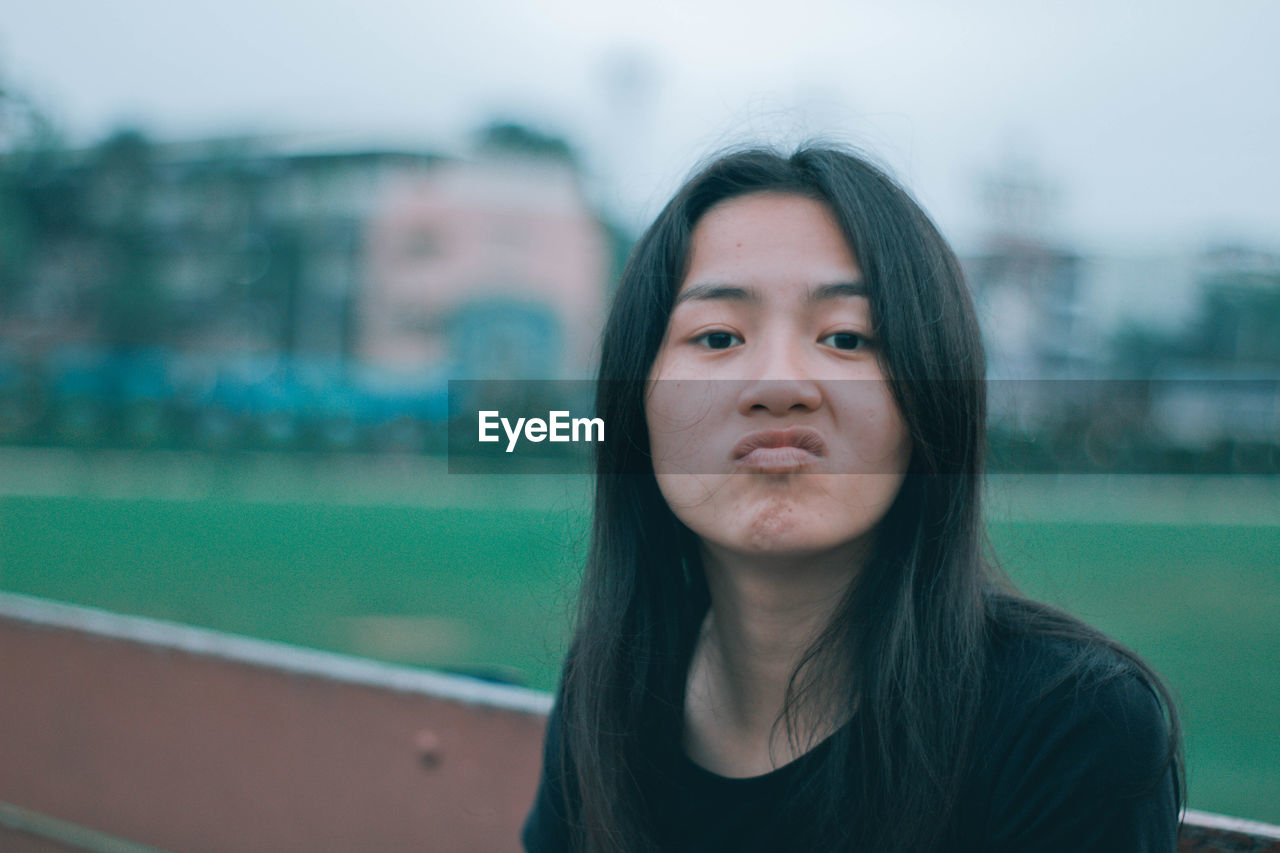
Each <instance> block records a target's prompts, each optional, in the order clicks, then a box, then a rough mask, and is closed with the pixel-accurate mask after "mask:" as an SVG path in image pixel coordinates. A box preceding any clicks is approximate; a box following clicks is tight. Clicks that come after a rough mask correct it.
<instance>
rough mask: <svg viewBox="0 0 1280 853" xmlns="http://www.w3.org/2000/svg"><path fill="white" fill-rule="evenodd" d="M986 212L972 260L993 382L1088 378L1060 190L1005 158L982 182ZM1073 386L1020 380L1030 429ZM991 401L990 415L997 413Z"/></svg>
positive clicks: (1021, 411) (1020, 411) (1088, 353)
mask: <svg viewBox="0 0 1280 853" xmlns="http://www.w3.org/2000/svg"><path fill="white" fill-rule="evenodd" d="M981 199H982V204H983V207H984V210H985V213H986V216H987V223H988V224H987V229H986V236H985V238H984V241H983V249H982V251H981V252H980V253H979V254H978V255H977V256H976V257H974V258H971V259H969V261H968V263H967V264H966V266H967V267H968V273H969V279H970V281H971V283H972V285H973V290H974V296H975V299H976V302H977V307H978V315H979V319H980V321H981V323H982V332H983V339H984V341H985V343H986V349H987V365H988V368H987V369H988V374H989V376H990V377H991V378H993V379H1016V380H1055V379H1079V378H1084V377H1087V376H1089V375H1091V372H1092V369H1093V363H1092V359H1093V358H1094V357H1095V355H1096V354H1095V353H1094V352H1093V351H1092V349H1093V348H1092V347H1091V346H1090V339H1089V337H1088V334H1086V333H1087V331H1088V330H1086V329H1085V325H1086V324H1085V318H1084V310H1083V305H1082V303H1081V287H1080V279H1081V270H1080V266H1081V258H1080V256H1079V255H1078V254H1077V253H1076V252H1074V251H1071V250H1069V249H1067V248H1065V247H1063V246H1061V245H1060V244H1059V243H1057V242H1056V241H1055V240H1054V237H1053V235H1054V230H1055V229H1054V226H1053V223H1054V221H1055V219H1056V213H1057V211H1058V207H1059V200H1060V195H1059V193H1058V192H1057V191H1056V189H1055V188H1054V187H1053V186H1052V185H1051V184H1050V183H1049V182H1048V181H1046V180H1045V179H1044V178H1043V177H1041V176H1040V174H1039V173H1038V171H1037V170H1036V169H1035V168H1034V167H1033V166H1032V165H1031V164H1030V163H1029V162H1028V161H1027V160H1026V159H1024V158H1013V157H1010V158H1007V159H1006V161H1005V163H1004V164H1003V165H1002V166H1001V167H1000V168H999V169H997V170H995V171H993V172H992V173H990V174H988V175H987V176H986V177H985V178H984V180H983V181H982V183H981ZM1073 387H1074V384H1073V383H1068V384H1067V385H1061V386H1056V385H1055V386H1050V385H1047V384H1045V383H1044V382H1042V381H1036V382H1032V383H1015V384H1013V385H1010V386H1008V387H1007V390H1009V391H1011V392H1012V391H1016V393H1017V395H1018V397H1019V400H1018V402H1017V403H1016V404H1011V405H1014V406H1015V407H1016V409H1017V418H1018V420H1020V421H1022V422H1023V426H1030V424H1029V423H1028V420H1029V421H1031V422H1034V421H1036V420H1039V419H1040V418H1042V417H1044V416H1046V415H1047V414H1048V411H1049V410H1050V409H1051V408H1053V407H1055V406H1057V405H1061V404H1063V403H1064V402H1066V401H1065V400H1063V399H1062V395H1063V394H1069V393H1070V389H1071V388H1073ZM1001 405H1002V404H1001V403H1000V402H999V401H998V400H997V401H993V416H995V417H996V418H997V419H1000V418H1001V417H1003V416H1008V415H1011V414H1012V412H1004V413H1002V412H1001V411H1000V408H1001Z"/></svg>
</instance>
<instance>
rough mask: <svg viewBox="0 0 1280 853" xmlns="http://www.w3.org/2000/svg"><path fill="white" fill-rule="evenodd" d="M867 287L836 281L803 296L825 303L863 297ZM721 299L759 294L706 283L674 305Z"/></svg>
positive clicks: (750, 297) (749, 298) (751, 298)
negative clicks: (832, 300) (831, 300)
mask: <svg viewBox="0 0 1280 853" xmlns="http://www.w3.org/2000/svg"><path fill="white" fill-rule="evenodd" d="M866 295H867V286H866V284H865V283H863V282H861V281H838V282H834V283H832V284H820V285H818V286H816V287H812V288H810V289H809V292H808V293H807V294H806V295H805V301H806V302H810V303H812V302H825V301H827V300H830V299H848V298H850V297H854V296H862V297H865V296H866ZM714 299H723V300H727V301H730V302H759V301H760V293H759V291H757V290H755V289H754V288H751V287H743V286H742V285H738V284H718V283H714V282H708V283H706V284H695V285H693V286H692V287H689V288H687V289H685V290H684V291H682V292H681V293H680V295H679V296H677V297H676V305H680V304H681V303H684V302H693V301H697V302H705V301H708V300H714Z"/></svg>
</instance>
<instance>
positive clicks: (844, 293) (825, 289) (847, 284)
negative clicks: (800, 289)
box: [806, 281, 867, 302]
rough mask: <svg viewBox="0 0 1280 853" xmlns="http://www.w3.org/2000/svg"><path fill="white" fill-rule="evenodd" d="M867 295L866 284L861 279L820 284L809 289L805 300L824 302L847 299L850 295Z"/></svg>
mask: <svg viewBox="0 0 1280 853" xmlns="http://www.w3.org/2000/svg"><path fill="white" fill-rule="evenodd" d="M866 295H867V285H866V283H865V282H862V281H840V282H836V283H835V284H822V285H819V286H818V287H815V288H813V289H812V290H810V291H809V295H808V297H806V301H808V302H824V301H826V300H828V299H848V298H849V297H851V296H862V297H865V296H866Z"/></svg>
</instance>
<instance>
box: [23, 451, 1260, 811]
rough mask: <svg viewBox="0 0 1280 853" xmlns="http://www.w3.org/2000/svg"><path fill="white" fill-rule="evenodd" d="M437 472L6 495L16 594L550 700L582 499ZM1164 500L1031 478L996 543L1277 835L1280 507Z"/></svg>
mask: <svg viewBox="0 0 1280 853" xmlns="http://www.w3.org/2000/svg"><path fill="white" fill-rule="evenodd" d="M8 473H12V474H14V477H17V472H8ZM343 476H344V477H350V476H352V475H350V474H349V473H348V474H344V475H343ZM438 476H439V477H440V478H443V479H439V480H433V482H432V483H426V484H423V483H420V482H418V479H421V478H417V479H414V478H408V480H407V481H410V480H411V481H412V482H415V483H417V486H415V487H413V488H409V487H405V489H402V490H401V491H395V489H391V490H390V491H389V494H394V495H395V497H394V499H389V500H388V502H387V505H380V504H379V503H377V501H370V500H367V499H365V498H361V499H360V500H359V501H352V502H346V503H343V502H340V501H334V500H332V499H331V498H332V495H331V493H330V492H329V491H327V490H326V488H325V487H323V485H319V486H317V487H316V488H314V489H307V488H306V487H305V482H304V481H305V477H303V478H302V479H301V480H298V481H291V482H292V485H289V486H288V487H287V488H286V487H284V486H282V487H281V489H282V490H283V491H282V493H281V494H277V495H274V496H273V497H272V498H271V499H270V500H268V499H264V497H263V495H262V494H260V493H255V496H252V497H246V494H245V493H243V492H242V491H237V490H236V489H234V488H226V483H225V482H223V487H222V488H219V489H215V490H213V491H212V492H211V493H208V494H204V493H202V492H201V491H200V490H199V489H197V490H196V491H195V493H193V494H184V495H183V496H182V497H180V498H173V497H169V498H156V497H131V496H128V495H127V494H115V495H106V494H103V493H101V492H102V490H101V489H99V488H97V487H95V486H94V485H93V484H92V483H89V484H88V485H86V484H85V481H82V480H77V481H76V485H77V488H78V487H79V486H84V488H83V489H80V490H79V491H80V492H84V493H79V492H78V491H77V489H76V488H69V489H67V490H66V493H65V494H56V493H53V492H55V491H56V490H53V489H48V490H45V491H46V492H47V493H45V494H38V495H32V494H22V493H20V492H21V491H22V490H21V489H14V488H10V489H9V490H8V491H9V494H7V495H6V496H3V497H0V589H3V590H6V591H11V592H19V593H25V594H29V595H37V596H45V597H48V598H53V599H59V600H63V601H70V602H74V603H79V604H88V605H93V606H97V607H103V608H107V609H110V610H116V611H120V612H124V613H132V614H140V615H146V616H152V617H158V618H163V619H171V620H176V621H180V622H186V623H190V624H194V625H201V626H207V627H211V628H217V629H220V630H225V631H232V632H237V633H243V634H248V635H253V636H257V637H264V638H269V639H273V640H282V641H286V642H290V643H296V644H300V645H305V646H312V647H317V648H324V649H332V650H336V651H343V652H349V653H354V654H361V655H367V656H370V657H377V658H382V659H386V660H392V661H397V662H402V663H410V664H417V665H427V666H434V667H441V668H447V669H452V670H456V671H465V672H480V673H486V674H495V675H499V676H506V677H513V678H516V679H519V680H520V681H522V682H523V683H526V684H528V685H530V686H533V687H538V688H544V689H550V688H551V687H552V686H553V685H554V683H555V678H556V674H557V669H558V665H559V658H560V655H561V654H562V652H563V647H564V641H565V634H566V627H567V624H568V621H569V618H570V613H571V607H572V597H573V588H574V585H575V584H576V578H577V572H578V564H579V562H580V559H581V555H582V553H583V550H584V536H585V528H586V515H585V512H584V509H583V507H584V506H585V500H584V494H585V492H584V491H583V486H582V484H581V482H575V483H573V484H571V485H569V486H567V487H566V486H562V485H556V484H555V483H553V484H551V485H549V486H541V487H539V486H531V485H530V483H529V482H528V481H530V480H532V479H533V478H525V481H523V485H518V486H517V485H512V484H511V483H507V485H506V486H503V485H502V484H501V482H500V481H499V479H498V478H490V479H489V480H488V481H484V480H481V481H475V482H471V483H470V484H468V485H467V490H463V491H459V488H460V485H459V483H460V481H449V480H448V476H449V475H444V474H439V475H438ZM9 479H10V481H12V480H13V479H14V478H13V477H10V478H9ZM233 479H234V478H233ZM321 479H323V478H321ZM339 479H341V478H339ZM299 482H301V483H303V485H302V486H298V483H299ZM317 482H320V481H319V480H317ZM325 482H327V481H325ZM1179 482H1180V485H1179V488H1180V489H1182V490H1183V491H1185V492H1187V493H1188V494H1190V495H1192V499H1194V495H1195V493H1196V492H1197V489H1196V488H1194V487H1195V486H1196V484H1195V483H1188V482H1187V481H1186V480H1185V479H1184V480H1182V481H1179ZM433 483H434V484H433ZM1167 485H1168V484H1163V485H1161V484H1159V483H1156V484H1155V485H1152V483H1150V482H1145V481H1143V482H1137V481H1135V482H1134V483H1130V484H1127V485H1126V484H1117V483H1114V482H1103V481H1101V480H1099V481H1098V482H1097V483H1096V484H1095V485H1094V486H1090V485H1089V484H1088V483H1087V482H1086V483H1084V484H1083V485H1082V484H1081V483H1075V484H1074V485H1072V486H1071V489H1074V490H1075V491H1074V492H1073V491H1071V489H1065V491H1064V490H1063V489H1062V488H1057V487H1056V486H1055V484H1054V483H1053V482H1052V481H1051V479H1050V478H1041V479H1040V480H1038V481H1029V482H1026V483H1023V484H1021V485H1018V486H1017V489H1020V490H1021V491H1016V489H1015V492H1016V494H1014V497H1013V498H1008V497H1007V495H1006V500H1005V501H1003V502H1001V501H996V502H995V504H996V508H997V510H996V512H995V513H994V515H995V517H996V518H997V519H998V520H996V521H995V522H993V524H992V526H991V538H992V542H993V545H994V546H995V549H996V551H997V553H998V554H999V556H1000V559H1001V560H1002V562H1003V563H1004V565H1005V567H1006V569H1007V570H1008V572H1009V573H1010V575H1011V576H1012V577H1013V578H1014V579H1015V580H1016V581H1017V582H1018V583H1019V584H1020V585H1021V586H1022V587H1023V588H1024V589H1025V590H1026V591H1027V592H1029V593H1031V594H1032V595H1034V596H1036V597H1038V598H1041V599H1044V600H1047V601H1050V602H1053V603H1056V604H1060V605H1063V606H1065V607H1067V608H1069V609H1071V610H1072V611H1073V612H1075V613H1077V614H1079V615H1081V616H1083V617H1084V618H1086V619H1087V620H1089V621H1090V622H1092V623H1094V624H1096V625H1098V626H1099V627H1101V628H1103V629H1105V630H1107V631H1108V632H1110V633H1111V634H1113V635H1114V636H1116V637H1118V638H1120V639H1121V640H1122V641H1124V642H1126V643H1128V644H1130V645H1131V646H1133V647H1134V648H1136V649H1137V650H1138V651H1140V652H1141V653H1142V654H1144V655H1145V656H1146V657H1147V658H1148V659H1149V660H1150V661H1151V662H1152V664H1153V665H1154V666H1155V667H1156V668H1157V669H1158V670H1159V671H1160V672H1161V673H1163V674H1164V675H1165V677H1166V678H1167V679H1168V681H1169V682H1170V684H1171V685H1172V686H1173V689H1174V691H1175V693H1176V694H1177V696H1178V698H1179V701H1180V708H1181V712H1182V714H1183V716H1184V725H1185V730H1186V734H1187V746H1188V759H1189V767H1190V786H1191V798H1190V799H1191V806H1192V807H1193V808H1201V809H1207V810H1211V811H1220V812H1226V813H1230V814H1236V815H1241V816H1246V817H1253V818H1256V819H1262V820H1267V821H1271V822H1280V722H1277V720H1280V628H1278V627H1277V625H1278V624H1280V623H1278V620H1277V614H1280V568H1278V566H1280V500H1276V502H1275V503H1273V504H1272V505H1271V506H1269V507H1262V508H1261V509H1259V507H1258V505H1257V504H1258V501H1259V498H1258V496H1257V495H1256V494H1255V495H1251V496H1246V498H1244V499H1242V500H1241V504H1242V505H1241V509H1240V510H1239V511H1238V512H1232V511H1230V510H1229V509H1228V511H1225V512H1222V511H1219V512H1218V513H1217V514H1216V515H1215V514H1214V513H1211V512H1204V513H1200V514H1198V515H1192V516H1190V517H1188V518H1186V519H1183V520H1178V519H1176V518H1173V517H1171V515H1170V513H1171V512H1173V510H1171V509H1170V507H1174V508H1175V509H1176V506H1180V504H1178V500H1181V499H1178V500H1173V499H1170V498H1169V497H1168V488H1167ZM486 488H493V489H497V491H495V492H494V494H493V496H492V499H491V500H486V499H485V492H484V489H486ZM540 488H541V489H542V491H539V489H540ZM1064 488H1065V487H1064ZM1157 488H1158V491H1159V494H1160V495H1164V497H1163V498H1161V497H1158V496H1157V493H1156V492H1151V493H1150V494H1146V492H1144V490H1147V491H1150V490H1152V489H1157ZM1206 488H1207V486H1206ZM1215 488H1218V489H1219V490H1222V489H1230V484H1226V485H1223V484H1221V483H1219V484H1217V485H1216V486H1215ZM292 489H296V491H290V490H292ZM414 489H418V490H417V491H414ZM1090 489H1094V490H1095V491H1096V492H1097V495H1096V498H1095V499H1094V500H1092V501H1089V500H1086V498H1088V496H1089V490H1090ZM1117 489H1119V490H1120V496H1119V497H1117ZM1126 490H1127V491H1126ZM136 491H140V492H142V493H144V494H145V493H147V491H148V490H146V489H138V490H136ZM284 492H287V493H284ZM357 492H359V489H357V488H356V487H355V486H354V485H352V486H351V488H350V490H349V493H350V494H355V493H357ZM464 492H465V494H464ZM1058 492H1062V494H1058ZM373 493H375V494H376V489H375V490H373ZM1261 493H1262V494H1263V496H1264V499H1266V500H1270V499H1271V498H1267V497H1265V496H1267V495H1272V496H1274V495H1275V494H1276V491H1275V489H1274V488H1271V487H1270V486H1268V487H1266V488H1265V489H1263V490H1262V492H1261ZM513 494H514V495H515V497H513ZM1055 495H1056V497H1055ZM1063 495H1065V497H1064V496H1063ZM1081 495H1083V497H1082V496H1081ZM1144 495H1145V497H1144ZM453 498H457V499H456V500H453ZM1055 501H1058V502H1059V503H1062V506H1060V507H1058V508H1057V509H1055ZM1108 501H1111V502H1112V503H1113V504H1115V505H1116V506H1123V507H1127V508H1128V509H1126V510H1123V511H1122V510H1119V509H1117V510H1107V509H1106V507H1107V506H1109V505H1110V504H1108ZM1162 501H1163V503H1162ZM1219 504H1221V501H1219ZM1089 507H1092V508H1094V510H1097V509H1098V508H1099V507H1101V508H1102V510H1101V515H1102V516H1103V517H1102V518H1097V517H1092V518H1091V517H1090V515H1091V513H1090V512H1088V511H1085V510H1087V509H1088V508H1089ZM1272 510H1274V512H1272ZM1179 511H1180V510H1179ZM1092 514H1093V515H1095V516H1096V515H1098V514H1099V512H1098V511H1095V512H1093V513H1092ZM1175 514H1176V513H1175ZM1144 515H1150V516H1151V518H1144ZM1116 516H1119V520H1115V518H1114V517H1116ZM1267 518H1270V519H1275V521H1273V522H1271V523H1265V522H1264V521H1262V520H1260V519H1267ZM1206 519H1208V520H1206ZM1241 519H1243V522H1242V521H1241Z"/></svg>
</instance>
